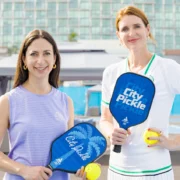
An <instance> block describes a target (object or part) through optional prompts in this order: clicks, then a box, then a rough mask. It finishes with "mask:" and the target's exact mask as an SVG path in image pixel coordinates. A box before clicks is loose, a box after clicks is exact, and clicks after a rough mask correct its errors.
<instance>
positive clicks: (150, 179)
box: [108, 169, 174, 180]
mask: <svg viewBox="0 0 180 180" xmlns="http://www.w3.org/2000/svg"><path fill="white" fill-rule="evenodd" d="M108 180H174V173H173V170H170V171H168V172H166V173H163V174H159V175H156V176H139V177H132V176H123V175H121V174H118V173H116V172H113V171H111V170H110V169H108Z"/></svg>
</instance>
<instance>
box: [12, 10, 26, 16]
mask: <svg viewBox="0 0 180 180" xmlns="http://www.w3.org/2000/svg"><path fill="white" fill-rule="evenodd" d="M14 17H15V18H22V17H24V12H23V11H20V10H19V11H14Z"/></svg>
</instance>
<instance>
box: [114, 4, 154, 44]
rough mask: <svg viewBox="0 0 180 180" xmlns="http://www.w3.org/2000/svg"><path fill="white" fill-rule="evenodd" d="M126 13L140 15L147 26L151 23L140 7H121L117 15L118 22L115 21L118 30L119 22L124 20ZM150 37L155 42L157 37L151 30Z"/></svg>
mask: <svg viewBox="0 0 180 180" xmlns="http://www.w3.org/2000/svg"><path fill="white" fill-rule="evenodd" d="M125 15H128V16H129V15H134V16H137V17H139V18H140V19H141V20H142V21H143V23H144V25H145V27H147V25H148V24H149V20H148V18H147V16H146V15H145V13H144V12H143V11H142V10H140V9H138V8H137V7H135V6H126V7H124V8H122V9H120V10H119V11H118V13H117V15H116V22H115V23H116V24H115V25H116V30H117V31H119V22H120V21H121V20H122V18H123V17H124V16H125ZM149 38H150V39H151V40H152V41H153V42H154V43H155V39H154V37H153V35H152V33H151V32H150V33H149Z"/></svg>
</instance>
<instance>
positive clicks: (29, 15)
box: [25, 11, 34, 20]
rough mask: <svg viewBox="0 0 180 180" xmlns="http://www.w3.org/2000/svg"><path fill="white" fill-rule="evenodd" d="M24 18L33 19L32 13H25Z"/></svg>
mask: <svg viewBox="0 0 180 180" xmlns="http://www.w3.org/2000/svg"><path fill="white" fill-rule="evenodd" d="M25 18H27V19H26V20H28V18H34V11H25Z"/></svg>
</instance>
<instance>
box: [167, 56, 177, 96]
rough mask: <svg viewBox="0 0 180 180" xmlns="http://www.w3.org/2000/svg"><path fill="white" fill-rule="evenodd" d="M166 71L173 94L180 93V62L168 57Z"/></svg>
mask: <svg viewBox="0 0 180 180" xmlns="http://www.w3.org/2000/svg"><path fill="white" fill-rule="evenodd" d="M164 71H165V74H166V79H167V81H168V82H167V83H168V84H169V88H170V90H171V92H172V93H173V94H180V64H178V63H177V62H176V61H174V60H169V59H167V64H166V66H165V69H164Z"/></svg>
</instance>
